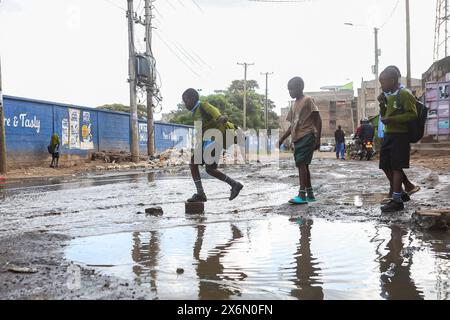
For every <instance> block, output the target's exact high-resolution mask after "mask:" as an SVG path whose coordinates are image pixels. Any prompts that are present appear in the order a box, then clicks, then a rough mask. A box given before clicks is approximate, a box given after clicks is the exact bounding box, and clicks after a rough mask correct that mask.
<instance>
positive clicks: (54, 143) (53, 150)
mask: <svg viewBox="0 0 450 320" xmlns="http://www.w3.org/2000/svg"><path fill="white" fill-rule="evenodd" d="M59 146H60V141H59V136H58V134H57V133H54V134H53V135H52V137H51V139H50V144H49V145H48V147H47V150H48V152H49V153H50V154H51V155H52V162H51V164H50V168H58V165H59Z"/></svg>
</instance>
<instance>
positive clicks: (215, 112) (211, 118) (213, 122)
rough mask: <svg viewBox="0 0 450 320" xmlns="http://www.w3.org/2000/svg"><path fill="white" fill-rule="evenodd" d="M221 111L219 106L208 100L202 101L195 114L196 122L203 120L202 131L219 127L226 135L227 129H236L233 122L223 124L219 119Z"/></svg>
mask: <svg viewBox="0 0 450 320" xmlns="http://www.w3.org/2000/svg"><path fill="white" fill-rule="evenodd" d="M220 116H221V113H220V111H219V109H218V108H216V107H214V106H213V105H211V104H209V103H208V102H201V103H200V106H199V107H198V108H197V109H196V110H195V112H194V114H193V118H194V122H195V121H202V132H203V133H205V131H206V130H208V129H218V130H220V132H222V134H223V135H224V136H225V134H226V130H227V129H234V125H233V124H232V123H231V122H228V123H227V124H223V123H220V122H218V121H217V119H219V117H220Z"/></svg>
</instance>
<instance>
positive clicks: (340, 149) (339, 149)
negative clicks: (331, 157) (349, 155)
mask: <svg viewBox="0 0 450 320" xmlns="http://www.w3.org/2000/svg"><path fill="white" fill-rule="evenodd" d="M334 140H335V142H336V159H339V154H340V155H341V159H342V160H345V133H344V131H342V127H341V126H338V129H337V130H336V131H335V132H334Z"/></svg>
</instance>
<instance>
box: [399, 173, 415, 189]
mask: <svg viewBox="0 0 450 320" xmlns="http://www.w3.org/2000/svg"><path fill="white" fill-rule="evenodd" d="M402 174H403V186H404V187H405V191H406V192H410V191H412V190H413V189H414V188H415V187H416V186H415V185H414V184H413V183H412V182H411V181H409V179H408V177H407V176H406V174H405V172H404V171H403V170H402Z"/></svg>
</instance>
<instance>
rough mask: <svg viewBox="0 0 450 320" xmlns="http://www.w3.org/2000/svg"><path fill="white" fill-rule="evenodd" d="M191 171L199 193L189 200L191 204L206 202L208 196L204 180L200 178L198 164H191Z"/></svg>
mask: <svg viewBox="0 0 450 320" xmlns="http://www.w3.org/2000/svg"><path fill="white" fill-rule="evenodd" d="M189 168H190V169H191V175H192V179H193V180H194V183H195V187H196V188H197V193H196V194H194V195H193V196H192V198H190V199H188V201H189V202H205V201H206V195H205V191H204V190H203V185H202V179H201V177H200V171H199V169H198V164H193V163H191V164H190V165H189Z"/></svg>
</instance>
